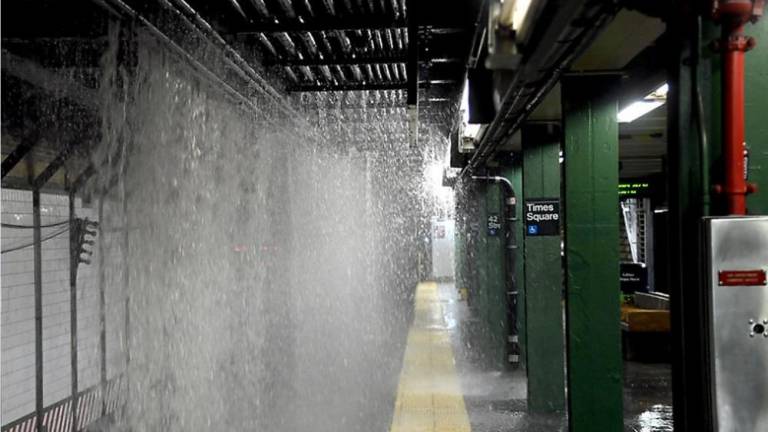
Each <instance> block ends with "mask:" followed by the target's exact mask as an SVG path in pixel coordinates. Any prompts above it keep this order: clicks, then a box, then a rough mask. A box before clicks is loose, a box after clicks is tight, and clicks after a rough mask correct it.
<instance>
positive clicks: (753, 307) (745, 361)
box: [705, 217, 768, 432]
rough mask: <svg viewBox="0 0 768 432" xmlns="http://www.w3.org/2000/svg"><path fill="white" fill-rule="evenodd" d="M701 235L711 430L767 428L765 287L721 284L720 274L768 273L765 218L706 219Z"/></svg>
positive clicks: (746, 431) (756, 430) (763, 431)
mask: <svg viewBox="0 0 768 432" xmlns="http://www.w3.org/2000/svg"><path fill="white" fill-rule="evenodd" d="M705 233H706V235H707V239H708V240H709V245H710V248H709V257H708V258H709V259H708V261H709V278H708V279H709V290H710V294H711V295H710V308H711V309H710V313H711V331H710V335H711V341H710V342H711V347H712V350H711V353H712V359H711V360H712V365H713V368H712V372H713V374H712V375H713V376H712V379H713V383H712V384H713V398H714V401H713V402H714V406H715V418H716V426H715V430H716V431H718V432H766V431H768V286H765V285H757V286H754V285H752V286H750V285H735V286H721V285H720V278H719V274H720V273H719V272H722V271H726V272H727V271H739V270H742V271H744V270H763V271H768V217H744V218H736V217H733V218H717V219H707V220H706V221H705ZM750 283H751V282H750ZM761 327H762V328H761ZM759 330H762V334H757V333H758V331H759Z"/></svg>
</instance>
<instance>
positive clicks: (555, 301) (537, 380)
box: [519, 125, 565, 412]
mask: <svg viewBox="0 0 768 432" xmlns="http://www.w3.org/2000/svg"><path fill="white" fill-rule="evenodd" d="M552 132H553V131H551V130H550V128H548V127H547V126H545V125H535V126H534V125H525V126H523V130H522V139H523V195H524V196H525V197H527V198H557V199H559V198H560V162H559V157H560V142H559V139H558V137H557V136H556V135H554V134H553V133H552ZM519 207H520V208H521V210H522V211H523V212H524V209H525V202H524V201H521V202H520V203H519ZM520 222H521V223H520V225H521V226H523V227H524V225H525V221H524V220H523V218H521V220H520ZM521 239H523V240H524V247H525V286H526V289H527V297H526V309H527V311H526V316H527V317H529V318H528V319H529V323H528V325H527V326H526V328H527V331H528V335H527V350H528V351H527V352H528V369H527V370H528V407H529V409H530V410H531V411H533V412H554V411H562V410H563V409H564V407H565V372H564V367H565V366H564V355H563V309H562V287H563V283H562V270H561V269H562V260H561V258H560V236H559V235H556V236H526V237H521Z"/></svg>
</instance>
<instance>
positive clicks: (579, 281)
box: [529, 76, 623, 432]
mask: <svg viewBox="0 0 768 432" xmlns="http://www.w3.org/2000/svg"><path fill="white" fill-rule="evenodd" d="M617 83H618V79H617V78H614V77H609V76H566V77H563V79H562V106H563V128H564V130H563V136H564V140H563V153H564V157H565V161H564V176H565V188H564V204H565V205H564V212H563V213H564V216H565V248H566V289H567V301H566V310H567V340H568V411H569V416H568V419H569V423H570V431H571V432H582V431H620V430H622V428H623V413H622V359H621V340H620V331H621V330H620V325H619V320H620V318H619V250H618V248H619V241H618V233H619V210H618V181H619V178H618V174H619V143H618V140H619V133H618V124H617V122H616V115H617V111H618V109H617V99H616V94H615V92H614V91H613V90H614V87H615V86H616V84H617ZM529 280H530V278H529ZM529 292H530V289H529ZM529 344H530V341H529Z"/></svg>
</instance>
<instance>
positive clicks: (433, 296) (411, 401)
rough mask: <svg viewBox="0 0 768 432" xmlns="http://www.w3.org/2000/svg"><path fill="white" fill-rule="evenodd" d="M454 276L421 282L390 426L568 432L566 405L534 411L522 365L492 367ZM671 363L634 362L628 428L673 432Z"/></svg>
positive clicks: (408, 430) (407, 430)
mask: <svg viewBox="0 0 768 432" xmlns="http://www.w3.org/2000/svg"><path fill="white" fill-rule="evenodd" d="M472 327H473V323H472V322H471V318H470V314H469V311H468V308H467V304H466V302H465V301H462V300H461V299H460V297H459V295H458V293H457V291H456V289H455V286H454V284H453V283H437V282H422V283H420V284H419V285H418V288H417V289H416V295H415V304H414V319H413V325H412V327H411V329H410V331H409V334H408V342H407V346H406V348H405V355H404V359H403V367H402V372H401V375H400V382H399V387H398V393H397V401H396V404H395V409H394V414H393V418H392V427H391V429H390V432H417V431H424V432H426V431H429V432H433V431H434V432H438V431H450V432H469V431H473V432H502V431H503V432H523V431H525V432H539V431H541V432H544V431H547V432H549V431H567V430H568V429H567V418H566V415H565V413H564V412H553V413H543V414H536V413H530V412H529V411H528V408H527V402H526V375H525V371H523V370H505V371H500V370H492V369H489V368H488V367H487V363H488V362H487V361H485V359H484V358H483V357H484V355H483V352H482V350H481V349H477V347H475V346H474V344H473V342H472V341H471V340H472V333H473V331H474V330H473V329H472ZM670 379H671V377H670V369H669V367H668V365H663V364H642V363H635V362H627V363H626V364H625V369H624V419H625V420H624V423H625V426H624V430H625V431H626V432H640V431H643V432H664V431H672V430H673V429H672V409H671V402H672V395H671V383H670Z"/></svg>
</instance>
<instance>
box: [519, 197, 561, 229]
mask: <svg viewBox="0 0 768 432" xmlns="http://www.w3.org/2000/svg"><path fill="white" fill-rule="evenodd" d="M524 210H525V234H526V235H527V236H559V235H560V199H558V198H529V199H526V200H525V209H524Z"/></svg>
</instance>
